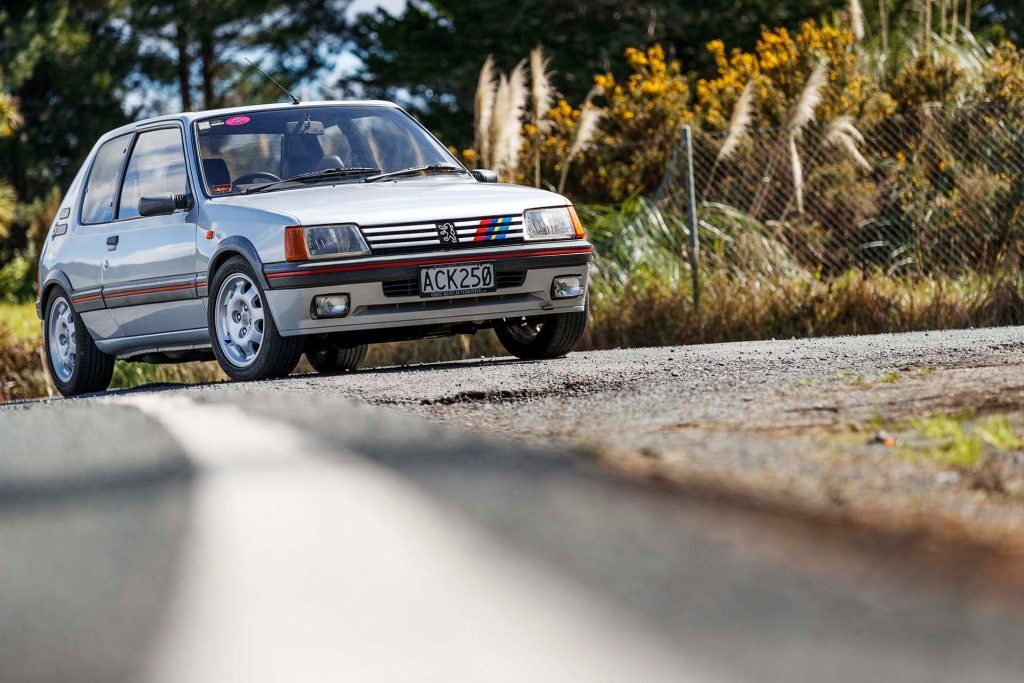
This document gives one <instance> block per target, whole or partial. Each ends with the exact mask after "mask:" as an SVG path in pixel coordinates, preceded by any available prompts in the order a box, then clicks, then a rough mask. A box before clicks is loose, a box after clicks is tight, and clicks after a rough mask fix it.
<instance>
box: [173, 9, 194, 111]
mask: <svg viewBox="0 0 1024 683" xmlns="http://www.w3.org/2000/svg"><path fill="white" fill-rule="evenodd" d="M174 42H175V45H176V46H177V48H178V64H177V68H178V88H180V89H181V110H182V111H192V89H191V84H190V83H189V58H188V34H187V33H185V29H184V28H182V27H181V26H180V25H179V26H178V32H177V34H176V35H175V37H174Z"/></svg>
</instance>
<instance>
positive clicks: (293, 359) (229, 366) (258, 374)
mask: <svg viewBox="0 0 1024 683" xmlns="http://www.w3.org/2000/svg"><path fill="white" fill-rule="evenodd" d="M237 273H240V274H242V275H245V276H246V277H247V278H248V279H249V280H250V281H251V282H252V284H253V285H254V286H255V287H256V290H257V291H258V292H259V301H260V306H261V307H262V308H264V313H263V341H262V343H261V344H260V345H259V349H258V351H257V352H256V358H255V359H254V360H253V361H252V362H251V364H249V365H246V366H244V367H241V366H239V365H237V364H235V363H234V362H233V361H232V360H231V359H230V358H229V357H228V356H227V354H226V353H225V352H224V350H223V349H222V348H221V341H220V339H218V334H217V324H216V315H217V308H218V303H217V302H218V296H219V294H220V291H221V288H222V287H223V286H224V283H225V281H226V280H228V278H230V277H231V276H232V275H234V274H237ZM266 300H267V297H266V293H265V292H264V290H263V287H262V286H260V281H259V278H258V277H256V273H254V272H253V270H252V268H251V267H250V266H249V262H248V261H246V260H245V259H244V258H242V257H241V256H233V257H231V258H230V259H228V260H227V261H225V262H224V265H222V266H221V267H220V268H219V269H218V270H217V272H216V273H215V274H214V276H213V281H212V282H211V283H210V300H209V304H208V305H207V307H206V308H207V311H206V324H207V326H208V328H209V331H210V342H211V345H212V346H213V354H214V355H215V356H216V357H217V362H218V363H219V364H220V367H221V369H222V370H224V373H225V374H226V375H227V376H228V377H230V378H231V379H233V380H236V381H241V382H250V381H256V380H263V379H278V378H280V377H286V376H288V375H289V374H291V372H292V370H294V369H295V366H296V365H298V363H299V359H300V358H301V357H302V337H282V336H281V335H280V334H279V333H278V331H277V326H276V325H274V316H273V315H271V313H270V309H269V308H267V307H266V305H265V302H266Z"/></svg>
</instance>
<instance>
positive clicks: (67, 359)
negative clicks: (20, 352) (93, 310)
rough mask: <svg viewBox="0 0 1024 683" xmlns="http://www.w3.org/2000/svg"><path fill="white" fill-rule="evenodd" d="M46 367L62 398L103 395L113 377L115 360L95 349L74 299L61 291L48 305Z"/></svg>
mask: <svg viewBox="0 0 1024 683" xmlns="http://www.w3.org/2000/svg"><path fill="white" fill-rule="evenodd" d="M45 329H46V334H45V336H44V342H43V343H44V344H45V346H46V367H47V369H48V370H49V371H50V377H51V378H52V379H53V383H54V385H55V386H56V387H57V391H59V392H60V393H61V394H62V395H63V396H77V395H79V394H88V393H92V392H94V391H104V390H106V388H107V387H108V386H110V378H111V377H112V376H113V374H114V357H113V356H108V355H107V354H105V353H103V352H102V351H100V350H99V349H98V348H97V347H96V342H95V341H93V338H92V335H90V334H89V330H87V329H86V328H85V323H83V322H82V316H80V315H79V314H78V313H75V311H74V309H73V308H71V298H70V297H69V296H68V294H67V292H65V291H64V290H63V289H60V288H59V287H58V288H56V289H54V290H53V291H52V292H51V294H50V296H49V297H48V298H47V302H46V318H45Z"/></svg>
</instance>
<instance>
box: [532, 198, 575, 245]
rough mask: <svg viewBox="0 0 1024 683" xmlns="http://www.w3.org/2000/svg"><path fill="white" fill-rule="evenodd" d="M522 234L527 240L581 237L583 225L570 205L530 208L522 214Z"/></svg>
mask: <svg viewBox="0 0 1024 683" xmlns="http://www.w3.org/2000/svg"><path fill="white" fill-rule="evenodd" d="M523 222H524V223H525V224H526V231H525V232H524V235H525V237H526V239H528V240H565V239H571V238H573V237H583V226H582V225H580V219H579V218H578V217H577V216H576V210H575V209H573V207H571V206H560V207H558V208H557V209H530V210H529V211H527V212H526V213H525V214H524V215H523Z"/></svg>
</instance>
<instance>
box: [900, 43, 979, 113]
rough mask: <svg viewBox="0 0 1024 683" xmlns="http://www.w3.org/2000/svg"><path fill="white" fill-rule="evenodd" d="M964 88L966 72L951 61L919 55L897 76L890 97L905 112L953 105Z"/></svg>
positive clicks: (941, 57)
mask: <svg viewBox="0 0 1024 683" xmlns="http://www.w3.org/2000/svg"><path fill="white" fill-rule="evenodd" d="M966 86H967V80H966V72H965V71H964V70H963V68H962V67H961V66H960V65H959V64H958V63H957V61H956V60H955V59H954V58H953V57H949V56H940V57H937V58H932V57H930V56H928V55H921V56H919V57H918V58H917V59H915V60H913V61H911V62H908V63H906V64H905V65H903V68H902V69H900V71H899V73H898V74H896V79H895V81H894V82H893V86H892V94H893V97H895V98H896V102H897V103H898V104H899V108H900V110H901V111H907V110H910V109H913V108H915V107H918V106H920V105H922V104H932V103H935V102H939V103H943V104H945V103H949V102H953V101H955V100H956V99H957V96H958V95H959V94H960V93H961V92H963V90H964V88H965V87H966Z"/></svg>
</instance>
